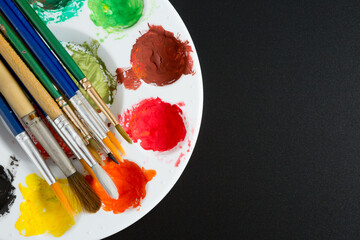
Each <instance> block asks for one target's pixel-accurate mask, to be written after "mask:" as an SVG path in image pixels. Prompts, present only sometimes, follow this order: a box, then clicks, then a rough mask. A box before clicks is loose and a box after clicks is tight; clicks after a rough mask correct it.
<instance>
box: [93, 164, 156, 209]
mask: <svg viewBox="0 0 360 240" xmlns="http://www.w3.org/2000/svg"><path fill="white" fill-rule="evenodd" d="M103 168H104V170H105V171H106V172H107V173H108V174H109V176H110V177H111V179H112V180H113V181H114V183H115V185H116V187H117V189H118V192H119V198H118V199H112V198H110V197H109V195H108V194H107V193H106V192H105V190H104V189H103V188H102V187H101V185H100V183H99V182H98V181H97V180H95V179H94V178H93V177H92V176H91V175H87V176H86V180H87V181H88V182H89V184H90V185H91V186H92V187H93V188H94V190H95V192H96V193H97V194H98V195H99V197H100V198H101V201H102V202H103V209H104V210H105V211H112V212H113V213H115V214H118V213H122V212H124V211H125V210H126V209H128V208H131V207H132V208H136V207H138V206H140V203H141V200H142V199H143V198H144V197H145V196H146V190H145V186H146V184H147V183H148V182H149V181H151V179H153V177H154V176H155V175H156V171H155V170H145V169H144V168H140V167H139V166H138V165H137V164H136V163H134V162H131V161H129V160H126V159H124V162H120V164H116V163H114V162H112V161H108V162H107V163H106V164H105V166H104V167H103Z"/></svg>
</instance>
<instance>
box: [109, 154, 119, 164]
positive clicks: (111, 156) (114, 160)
mask: <svg viewBox="0 0 360 240" xmlns="http://www.w3.org/2000/svg"><path fill="white" fill-rule="evenodd" d="M108 157H109V158H110V159H111V160H112V161H113V162H114V163H116V164H119V162H118V161H117V160H116V158H115V157H114V155H112V153H108Z"/></svg>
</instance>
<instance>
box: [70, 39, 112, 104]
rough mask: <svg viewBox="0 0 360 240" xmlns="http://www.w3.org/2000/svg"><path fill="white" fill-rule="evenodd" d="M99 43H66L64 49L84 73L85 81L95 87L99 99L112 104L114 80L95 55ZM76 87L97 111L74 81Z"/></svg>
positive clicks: (94, 41)
mask: <svg viewBox="0 0 360 240" xmlns="http://www.w3.org/2000/svg"><path fill="white" fill-rule="evenodd" d="M99 46H100V43H99V42H98V41H96V40H93V41H92V42H90V43H88V42H84V43H83V44H80V45H78V44H73V43H67V44H66V48H67V49H68V50H70V51H71V52H72V55H71V56H72V58H73V59H74V61H75V62H76V63H77V65H78V66H79V67H80V69H81V70H82V71H83V72H84V74H85V76H86V77H87V79H88V80H89V81H90V82H91V84H92V85H93V86H94V87H95V89H96V90H97V92H98V93H99V95H100V97H101V98H102V99H103V100H104V102H105V103H106V104H112V103H113V102H114V96H115V90H116V86H117V83H116V78H115V76H113V75H111V73H110V72H109V70H107V68H106V66H105V63H104V62H103V61H102V60H101V58H100V57H99V56H98V55H97V51H98V48H99ZM74 82H75V83H76V85H78V87H79V89H80V91H81V92H82V93H83V94H84V96H85V97H86V98H87V100H88V101H89V102H90V103H91V105H92V106H93V107H94V108H95V109H98V107H97V106H96V104H95V103H94V102H93V101H92V100H91V99H90V97H88V95H87V94H86V93H85V91H84V90H83V89H82V88H81V87H80V85H79V84H78V82H77V81H76V80H74Z"/></svg>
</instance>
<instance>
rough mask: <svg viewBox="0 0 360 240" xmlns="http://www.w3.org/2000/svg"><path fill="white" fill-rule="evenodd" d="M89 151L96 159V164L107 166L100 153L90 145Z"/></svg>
mask: <svg viewBox="0 0 360 240" xmlns="http://www.w3.org/2000/svg"><path fill="white" fill-rule="evenodd" d="M87 149H88V150H89V152H90V153H91V155H92V156H93V157H94V159H95V160H96V162H97V163H98V164H100V165H101V166H105V163H104V161H103V160H102V159H101V157H100V155H99V153H98V152H97V151H96V150H95V149H94V148H93V147H91V146H90V145H87Z"/></svg>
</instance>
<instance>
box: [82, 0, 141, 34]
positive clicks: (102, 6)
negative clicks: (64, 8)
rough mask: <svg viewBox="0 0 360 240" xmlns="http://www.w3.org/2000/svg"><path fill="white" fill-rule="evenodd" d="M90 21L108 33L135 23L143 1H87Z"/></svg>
mask: <svg viewBox="0 0 360 240" xmlns="http://www.w3.org/2000/svg"><path fill="white" fill-rule="evenodd" d="M88 6H89V9H90V11H91V14H90V19H91V21H93V23H94V24H95V25H96V26H99V27H102V28H103V29H104V30H105V31H107V32H108V33H112V32H116V31H119V30H121V29H125V28H129V27H131V26H133V25H134V24H135V23H137V22H138V21H139V19H140V17H141V16H142V13H143V9H144V1H143V0H102V1H99V0H89V2H88Z"/></svg>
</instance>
